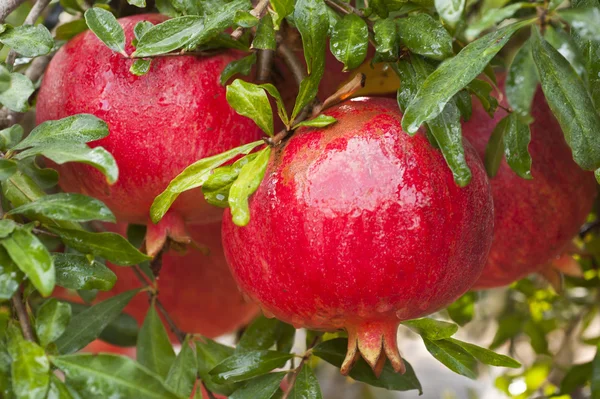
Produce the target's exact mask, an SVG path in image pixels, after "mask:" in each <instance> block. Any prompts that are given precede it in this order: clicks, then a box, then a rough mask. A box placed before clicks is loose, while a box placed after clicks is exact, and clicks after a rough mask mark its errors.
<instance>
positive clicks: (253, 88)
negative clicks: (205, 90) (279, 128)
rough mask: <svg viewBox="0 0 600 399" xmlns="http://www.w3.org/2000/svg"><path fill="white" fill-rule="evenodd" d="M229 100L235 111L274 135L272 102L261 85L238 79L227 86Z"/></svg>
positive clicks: (270, 134)
mask: <svg viewBox="0 0 600 399" xmlns="http://www.w3.org/2000/svg"><path fill="white" fill-rule="evenodd" d="M227 102H228V103H229V105H230V106H231V107H232V108H233V109H234V110H235V112H237V113H238V114H240V115H243V116H245V117H247V118H250V119H252V120H253V121H254V122H255V123H256V124H257V125H258V127H260V128H261V129H262V130H263V131H264V132H265V133H267V134H268V135H269V136H273V111H272V110H271V103H269V98H268V97H267V93H265V90H263V89H262V88H261V87H260V86H258V85H255V84H254V83H248V82H244V81H243V80H241V79H236V80H234V81H233V83H231V84H230V85H229V86H227Z"/></svg>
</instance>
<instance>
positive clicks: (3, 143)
mask: <svg viewBox="0 0 600 399" xmlns="http://www.w3.org/2000/svg"><path fill="white" fill-rule="evenodd" d="M30 134H31V133H30ZM21 137H23V127H22V126H21V125H12V126H11V127H7V128H6V129H3V130H0V151H6V150H8V149H11V148H13V147H14V145H15V144H17V143H18V142H19V141H20V140H21Z"/></svg>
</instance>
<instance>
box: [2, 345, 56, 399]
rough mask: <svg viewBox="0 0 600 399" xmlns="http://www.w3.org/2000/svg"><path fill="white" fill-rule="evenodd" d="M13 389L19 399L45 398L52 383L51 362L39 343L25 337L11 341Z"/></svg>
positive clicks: (9, 347)
mask: <svg viewBox="0 0 600 399" xmlns="http://www.w3.org/2000/svg"><path fill="white" fill-rule="evenodd" d="M8 349H9V352H10V356H11V357H12V359H13V361H12V365H11V375H12V389H13V393H14V395H15V397H16V398H18V399H44V398H45V397H46V392H47V391H48V387H49V384H50V362H49V361H48V358H47V357H46V354H45V353H44V349H42V348H41V347H40V346H39V345H38V344H36V343H34V342H30V341H26V340H24V339H19V340H16V341H11V342H10V343H9V346H8Z"/></svg>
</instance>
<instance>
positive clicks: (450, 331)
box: [402, 318, 458, 341]
mask: <svg viewBox="0 0 600 399" xmlns="http://www.w3.org/2000/svg"><path fill="white" fill-rule="evenodd" d="M402 324H403V325H405V326H406V327H408V328H410V329H411V330H413V331H414V332H416V333H417V334H419V335H420V336H422V337H423V338H428V339H430V340H433V341H436V340H438V339H444V338H450V337H451V336H453V335H454V334H455V333H456V332H457V331H458V326H457V325H456V324H453V323H447V322H445V321H441V320H434V319H429V318H423V319H415V320H409V321H405V322H402Z"/></svg>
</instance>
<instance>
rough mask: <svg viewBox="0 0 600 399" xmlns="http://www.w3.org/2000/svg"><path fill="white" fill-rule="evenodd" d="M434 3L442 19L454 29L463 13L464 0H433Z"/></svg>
mask: <svg viewBox="0 0 600 399" xmlns="http://www.w3.org/2000/svg"><path fill="white" fill-rule="evenodd" d="M434 3H435V9H436V11H437V12H438V14H439V15H440V18H441V19H442V21H444V22H445V23H446V24H447V25H448V26H449V27H450V28H452V29H454V27H456V24H457V23H458V21H460V19H461V17H462V15H463V11H464V10H465V4H466V0H435V2H434Z"/></svg>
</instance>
